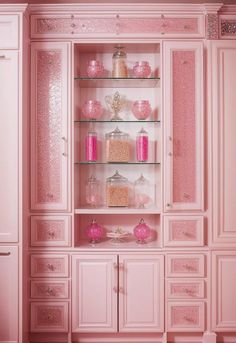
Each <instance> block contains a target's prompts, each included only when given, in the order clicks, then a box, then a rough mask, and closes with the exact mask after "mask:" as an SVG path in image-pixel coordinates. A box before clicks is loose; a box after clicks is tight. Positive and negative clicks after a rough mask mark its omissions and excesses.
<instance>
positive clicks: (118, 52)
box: [113, 45, 126, 58]
mask: <svg viewBox="0 0 236 343" xmlns="http://www.w3.org/2000/svg"><path fill="white" fill-rule="evenodd" d="M115 49H116V51H115V52H114V54H113V58H126V52H125V51H124V50H123V49H124V46H120V45H117V46H115Z"/></svg>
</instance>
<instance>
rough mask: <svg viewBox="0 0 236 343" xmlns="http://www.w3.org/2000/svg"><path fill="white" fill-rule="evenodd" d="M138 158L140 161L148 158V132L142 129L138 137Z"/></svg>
mask: <svg viewBox="0 0 236 343" xmlns="http://www.w3.org/2000/svg"><path fill="white" fill-rule="evenodd" d="M136 158H137V161H139V162H146V161H147V160H148V134H147V132H146V131H145V130H144V129H142V130H141V131H139V133H138V135H137V138H136Z"/></svg>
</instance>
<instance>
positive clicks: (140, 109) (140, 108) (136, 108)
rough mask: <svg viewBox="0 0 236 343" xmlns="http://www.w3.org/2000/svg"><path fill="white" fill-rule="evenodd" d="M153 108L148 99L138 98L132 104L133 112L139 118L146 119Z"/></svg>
mask: <svg viewBox="0 0 236 343" xmlns="http://www.w3.org/2000/svg"><path fill="white" fill-rule="evenodd" d="M151 111H152V109H151V106H150V103H149V101H148V100H137V101H135V102H134V103H133V105H132V112H133V114H134V116H135V118H137V119H138V120H145V119H147V118H148V116H149V115H150V113H151Z"/></svg>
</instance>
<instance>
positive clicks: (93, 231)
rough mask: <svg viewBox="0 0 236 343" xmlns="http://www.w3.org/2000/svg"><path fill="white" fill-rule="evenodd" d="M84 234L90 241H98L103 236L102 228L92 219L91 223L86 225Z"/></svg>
mask: <svg viewBox="0 0 236 343" xmlns="http://www.w3.org/2000/svg"><path fill="white" fill-rule="evenodd" d="M86 235H87V237H88V238H89V241H90V243H98V242H100V240H101V238H102V237H103V228H102V227H101V226H100V225H99V224H98V223H97V222H96V220H92V222H91V224H90V225H88V227H87V229H86Z"/></svg>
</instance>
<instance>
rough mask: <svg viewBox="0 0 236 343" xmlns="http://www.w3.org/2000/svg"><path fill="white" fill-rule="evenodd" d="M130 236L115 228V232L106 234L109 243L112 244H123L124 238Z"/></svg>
mask: <svg viewBox="0 0 236 343" xmlns="http://www.w3.org/2000/svg"><path fill="white" fill-rule="evenodd" d="M128 236H130V233H129V232H128V231H123V230H122V229H121V228H119V227H118V228H117V229H116V230H115V231H110V232H107V237H108V238H111V240H110V242H111V243H114V244H118V243H124V242H125V238H127V237H128Z"/></svg>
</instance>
